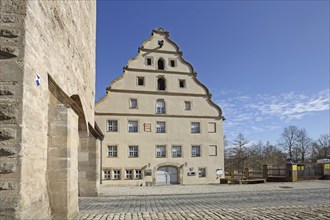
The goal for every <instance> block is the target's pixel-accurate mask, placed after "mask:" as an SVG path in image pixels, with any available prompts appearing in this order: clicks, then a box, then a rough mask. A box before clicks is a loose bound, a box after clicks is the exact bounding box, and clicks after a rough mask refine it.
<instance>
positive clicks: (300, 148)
mask: <svg viewBox="0 0 330 220" xmlns="http://www.w3.org/2000/svg"><path fill="white" fill-rule="evenodd" d="M312 141H313V140H312V139H311V138H310V137H308V133H307V131H306V129H305V128H302V129H300V130H298V132H297V137H296V144H297V145H296V148H297V152H298V154H299V155H300V157H299V159H300V161H301V162H302V163H304V161H305V159H306V156H307V154H308V153H309V150H310V148H311V144H312Z"/></svg>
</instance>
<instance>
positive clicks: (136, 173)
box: [135, 170, 142, 179]
mask: <svg viewBox="0 0 330 220" xmlns="http://www.w3.org/2000/svg"><path fill="white" fill-rule="evenodd" d="M135 179H142V171H141V170H135Z"/></svg>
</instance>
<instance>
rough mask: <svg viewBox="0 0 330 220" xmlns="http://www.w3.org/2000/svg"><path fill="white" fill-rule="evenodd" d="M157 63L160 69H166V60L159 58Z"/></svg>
mask: <svg viewBox="0 0 330 220" xmlns="http://www.w3.org/2000/svg"><path fill="white" fill-rule="evenodd" d="M157 64H158V69H159V70H164V69H165V62H164V60H163V59H162V58H160V59H159V60H158V62H157Z"/></svg>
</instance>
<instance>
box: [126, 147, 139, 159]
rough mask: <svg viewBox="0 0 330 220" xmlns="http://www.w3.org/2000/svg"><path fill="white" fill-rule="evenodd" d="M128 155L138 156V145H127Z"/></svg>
mask: <svg viewBox="0 0 330 220" xmlns="http://www.w3.org/2000/svg"><path fill="white" fill-rule="evenodd" d="M128 156H129V157H139V147H138V146H129V154H128Z"/></svg>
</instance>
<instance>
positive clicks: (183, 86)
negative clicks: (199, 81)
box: [179, 79, 186, 88]
mask: <svg viewBox="0 0 330 220" xmlns="http://www.w3.org/2000/svg"><path fill="white" fill-rule="evenodd" d="M179 87H180V88H185V87H186V80H184V79H179Z"/></svg>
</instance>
